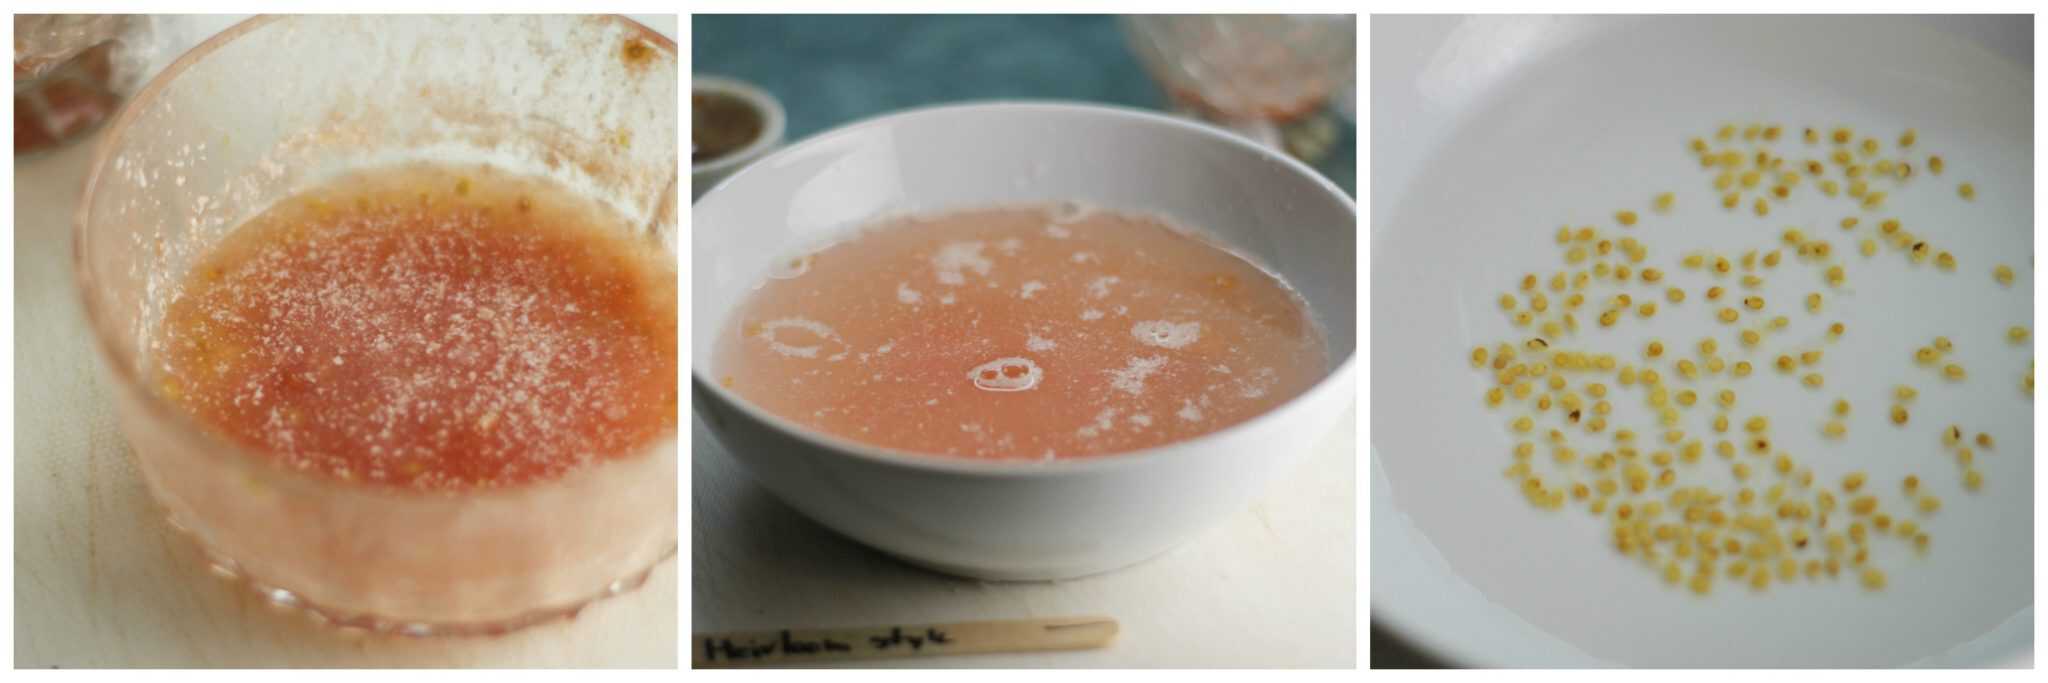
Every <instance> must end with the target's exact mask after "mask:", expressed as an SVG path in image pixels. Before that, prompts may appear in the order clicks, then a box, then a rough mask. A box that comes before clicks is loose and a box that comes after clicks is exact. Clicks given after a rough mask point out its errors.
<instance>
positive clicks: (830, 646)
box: [702, 626, 953, 663]
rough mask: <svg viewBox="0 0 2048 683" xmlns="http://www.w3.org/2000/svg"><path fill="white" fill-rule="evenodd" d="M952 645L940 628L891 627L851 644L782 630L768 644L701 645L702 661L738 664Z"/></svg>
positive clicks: (724, 641)
mask: <svg viewBox="0 0 2048 683" xmlns="http://www.w3.org/2000/svg"><path fill="white" fill-rule="evenodd" d="M952 642H953V638H952V636H950V635H947V633H946V632H945V631H944V630H942V629H939V628H937V627H926V628H925V629H923V631H922V632H921V633H919V632H914V631H913V632H912V633H905V632H904V630H903V627H901V626H892V627H889V631H888V632H887V633H879V634H876V635H871V636H868V637H866V638H862V639H858V640H854V641H852V642H848V641H845V640H839V639H835V638H832V637H830V636H819V637H815V638H799V637H795V636H793V635H792V634H791V633H790V631H789V630H788V629H783V630H782V631H779V632H777V634H776V637H775V638H774V639H772V640H767V641H761V640H756V639H743V640H742V641H740V642H734V641H733V639H732V638H729V637H708V638H704V639H703V643H702V644H703V647H704V659H703V661H705V662H735V663H736V662H745V661H749V660H760V659H772V658H775V657H776V656H778V655H779V656H783V657H801V656H805V655H823V654H834V653H846V654H855V655H856V656H857V653H855V652H854V649H855V648H862V649H865V650H867V651H870V652H874V653H883V652H889V651H891V650H900V649H903V648H909V649H910V650H912V651H923V650H924V649H925V648H926V647H927V646H929V647H932V648H934V649H940V648H943V647H944V646H946V645H949V644H951V643H952Z"/></svg>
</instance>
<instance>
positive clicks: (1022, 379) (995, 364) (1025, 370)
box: [967, 356, 1045, 391]
mask: <svg viewBox="0 0 2048 683" xmlns="http://www.w3.org/2000/svg"><path fill="white" fill-rule="evenodd" d="M967 379H969V380H971V381H973V382H974V386H975V387H977V388H980V389H984V390H987V391H1024V390H1026V389H1031V388H1034V387H1037V386H1038V382H1039V380H1042V379H1045V371H1044V370H1042V369H1039V367H1038V364H1037V363H1034V362H1031V359H1029V358H1019V357H1015V356H1012V357H1009V358H997V359H995V360H992V361H989V362H986V363H982V364H981V365H977V366H974V369H973V370H969V371H967Z"/></svg>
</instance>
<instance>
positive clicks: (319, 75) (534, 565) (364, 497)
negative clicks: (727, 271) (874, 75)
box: [76, 16, 680, 636]
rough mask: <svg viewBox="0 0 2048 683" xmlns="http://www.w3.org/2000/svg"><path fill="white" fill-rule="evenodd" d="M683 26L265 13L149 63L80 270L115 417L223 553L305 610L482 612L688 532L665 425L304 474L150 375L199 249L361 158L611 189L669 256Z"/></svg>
mask: <svg viewBox="0 0 2048 683" xmlns="http://www.w3.org/2000/svg"><path fill="white" fill-rule="evenodd" d="M677 69H678V64H677V59H676V54H675V44H674V43H673V42H672V41H670V40H669V39H667V38H665V37H663V36H661V35H659V34H656V33H654V32H653V31H651V30H648V29H647V28H645V27H643V26H640V25H639V24H636V23H634V22H632V21H629V20H626V19H623V18H618V17H596V16H289V17H259V18H255V19H251V20H249V21H246V22H243V23H241V24H238V25H236V26H234V27H233V28H231V29H229V30H227V31H225V32H223V33H222V34H220V35H218V36H215V37H214V38H212V39H210V40H208V41H206V42H204V43H202V44H200V45H199V46H198V47H197V48H194V49H193V50H192V51H191V52H190V53H188V54H186V55H185V56H183V57H181V58H179V59H178V60H177V61H176V62H175V63H173V64H172V65H171V66H170V67H169V68H168V69H166V70H165V71H164V72H163V73H162V74H160V75H158V76H157V77H156V78H155V79H154V80H153V81H151V82H150V83H149V84H148V85H147V86H145V87H144V88H143V90H142V91H141V92H140V93H139V94H137V95H136V97H135V98H134V100H133V101H132V102H131V103H130V104H129V105H128V106H127V108H126V109H124V110H123V111H122V112H121V113H120V115H119V116H118V118H116V119H115V120H114V121H113V122H112V124H111V125H110V127H109V129H108V131H107V133H106V136H105V138H104V139H103V140H102V141H101V142H100V143H99V149H98V150H97V153H96V157H95V159H94V163H93V170H92V172H91V174H90V176H89V178H88V180H87V184H86V191H85V195H84V199H83V201H82V202H81V204H80V207H79V210H78V211H79V213H78V217H77V233H76V241H77V242H76V255H77V264H76V266H77V275H78V284H79V288H80V290H81V293H82V295H83V297H84V303H85V307H86V309H87V317H88V320H90V324H91V326H92V328H93V333H94V337H95V339H96V341H97V346H98V349H99V352H100V353H101V354H102V357H103V358H104V360H105V361H106V366H107V370H108V372H109V374H110V375H111V378H112V382H111V383H112V385H113V386H114V394H115V408H116V412H117V415H118V417H119V420H120V426H121V430H122V432H123V434H124V435H125V436H126V437H127V439H128V441H129V443H130V444H131V445H132V446H133V450H134V454H135V457H136V461H137V464H138V466H139V469H140V470H141V472H142V473H143V476H144V478H145V479H146V480H147V482H148V484H149V488H150V490H151V492H152V493H153V494H154V496H155V497H156V499H157V500H158V502H160V503H161V504H162V505H163V506H164V508H165V509H166V511H167V513H168V516H169V518H170V521H171V524H172V525H173V526H175V527H177V528H179V529H181V530H183V531H185V532H188V533H189V534H190V535H191V536H192V537H193V538H194V539H196V540H197V541H198V543H199V544H200V545H201V546H202V547H203V548H204V549H205V552H206V555H207V556H208V558H209V560H210V562H211V564H212V566H213V568H214V569H215V570H216V571H217V572H219V573H221V574H223V575H226V576H231V577H238V578H241V579H244V580H246V581H247V582H248V584H249V585H251V586H253V587H254V588H255V589H256V590H258V591H259V592H260V593H261V594H262V595H263V596H264V597H265V598H266V599H267V600H269V601H270V602H271V603H273V604H275V605H278V606H280V607H285V608H291V609H298V610H301V611H303V612H304V613H305V614H306V615H307V616H308V617H310V618H312V619H313V620H315V621H318V622H322V623H328V624H332V625H335V626H339V627H342V628H348V629H364V630H369V631H374V632H392V633H400V634H405V635H413V636H429V635H466V634H494V633H502V632H505V631H508V630H511V629H515V628H519V627H522V626H526V625H530V624H533V623H537V622H540V621H544V620H547V619H551V618H556V617H562V616H570V615H574V614H575V613H576V612H577V611H579V610H580V609H582V608H583V606H585V605H587V604H589V603H590V602H592V601H594V600H597V599H599V598H603V597H606V596H609V595H614V594H617V593H620V592H624V591H627V590H630V589H632V588H634V587H637V586H638V585H640V583H641V582H642V581H644V580H645V578H646V576H647V573H648V572H649V571H650V570H651V569H652V568H653V567H654V566H655V565H656V564H658V563H659V562H661V561H663V560H664V559H666V558H667V557H669V556H671V555H673V554H674V553H675V548H676V523H675V519H676V483H675V482H676V452H677V448H676V439H675V436H674V433H673V432H670V433H669V435H667V436H665V437H663V438H662V439H661V440H660V441H659V443H657V444H655V445H654V446H653V447H651V448H649V449H648V452H645V453H635V454H631V455H629V456H628V457H625V458H620V459H614V460H608V461H605V462H604V463H603V464H600V465H596V466H592V467H589V468H587V469H584V470H580V471H578V472H575V473H573V474H571V475H569V476H566V477H564V478H561V479H556V480H551V481H547V482H543V483H539V484H531V485H526V486H521V487H516V488H510V489H502V490H492V491H488V492H475V493H461V494H435V493H415V492H408V491H397V490H391V489H378V488H370V487H365V486H360V485H349V484H346V483H342V482H338V481H334V480H331V479H328V478H325V477H322V476H319V475H315V474H310V473H303V472H299V471H295V470H292V469H289V468H287V467H284V466H282V465H279V464H277V462H276V460H274V459H272V458H269V457H266V456H264V455H262V454H257V453H250V452H246V451H245V450H244V449H242V448H241V447H238V446H236V445H233V444H231V443H230V442H228V441H226V440H224V439H222V438H220V437H218V436H216V435H215V434H214V433H212V432H211V431H209V430H207V429H205V428H203V427H201V426H200V425H199V424H198V423H197V422H195V421H194V420H193V419H192V418H191V417H190V416H189V415H187V414H186V413H184V412H183V411H181V410H179V409H176V408H174V407H173V406H171V405H170V404H168V403H167V402H166V401H165V400H163V399H162V398H161V397H160V396H159V395H158V394H156V393H155V392H154V391H152V390H151V389H150V388H149V387H151V386H153V384H152V378H154V377H156V376H158V374H157V373H158V367H159V365H158V364H159V363H160V360H159V359H158V355H157V353H156V351H157V350H158V349H159V348H160V344H161V342H160V340H157V339H154V338H153V334H154V331H155V327H156V324H157V323H158V322H159V321H160V320H161V318H162V316H163V313H164V310H165V307H166V303H167V302H169V301H171V300H172V299H174V298H175V297H177V296H179V294H180V291H179V289H180V281H181V280H182V278H183V276H184V274H185V272H186V269H187V268H188V267H190V265H191V264H192V263H193V262H194V261H195V258H196V257H198V256H201V255H203V254H204V253H205V252H206V250H207V248H208V247H209V246H211V245H212V244H214V243H215V242H217V241H218V240H219V239H220V238H221V237H222V236H223V235H224V234H226V233H227V232H229V231H231V230H232V229H233V228H234V227H235V226H237V225H239V224H240V223H241V222H242V221H244V220H245V219H247V218H249V217H250V216H253V215H255V214H256V213H258V212H261V211H262V210H264V209H265V208H266V207H268V206H269V205H271V204H272V203H274V202H276V201H278V200H279V199H281V198H284V197H286V196H289V195H290V194H292V193H294V192H296V191H298V190H301V189H304V188H306V187H308V186H311V185H315V184H318V183H319V182H320V181H322V180H324V179H327V178H330V177H333V176H335V175H338V174H342V173H346V172H348V171H350V170H355V169H361V168H365V167H374V166H383V165H389V164H397V163H404V162H408V161H420V160H427V161H442V162H452V163H486V164H490V165H493V166H496V167H499V168H502V169H505V170H508V171H512V172H515V173H520V174H526V175H537V176H542V177H545V178H548V179H550V180H552V181H555V182H557V183H560V184H561V185H562V186H564V187H565V188H567V189H568V190H569V191H571V192H575V193H578V194H580V195H583V196H586V197H588V198H591V199H594V200H597V201H599V202H602V203H604V204H608V205H610V206H611V207H612V208H614V209H616V210H617V211H618V212H619V213H620V214H621V215H623V216H626V217H628V219H629V223H628V224H626V225H621V226H620V229H621V230H624V231H629V232H630V233H631V236H632V237H633V238H635V239H644V240H649V241H651V242H653V243H655V244H658V245H660V246H661V247H662V248H665V249H667V250H668V251H669V252H670V253H671V254H673V253H674V249H675V244H676V234H677V220H676V205H677V201H678V198H677V196H676V172H677V168H678V162H679V156H678V155H679V154H680V152H679V150H680V145H679V144H678V140H677V137H676V130H677V125H676V102H677V94H678V93H677V90H676V88H677V86H678V82H679V78H678V71H677Z"/></svg>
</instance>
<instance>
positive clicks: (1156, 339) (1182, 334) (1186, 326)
mask: <svg viewBox="0 0 2048 683" xmlns="http://www.w3.org/2000/svg"><path fill="white" fill-rule="evenodd" d="M1131 336H1132V337H1136V338H1137V339H1138V343H1140V344H1144V345H1146V346H1157V347H1159V348H1162V349H1178V348H1181V347H1183V346H1187V345H1189V344H1192V343H1194V342H1195V340H1196V339H1199V338H1201V336H1202V324H1201V323H1199V322H1186V323H1174V322H1168V321H1165V320H1147V321H1144V322H1141V323H1138V324H1136V325H1132V326H1131ZM1225 372H1228V370H1226V371H1225Z"/></svg>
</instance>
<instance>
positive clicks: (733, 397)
mask: <svg viewBox="0 0 2048 683" xmlns="http://www.w3.org/2000/svg"><path fill="white" fill-rule="evenodd" d="M993 109H1011V110H1014V109H1040V110H1052V111H1059V112H1063V113H1081V114H1085V115H1099V116H1107V117H1111V118H1123V119H1132V120H1138V121H1143V122H1146V123H1149V124H1154V125H1165V126H1170V127H1174V128H1180V129H1182V130H1185V131H1188V132H1192V133H1195V134H1197V135H1200V136H1203V137H1207V138H1209V139H1211V140H1214V141H1217V142H1219V143H1221V144H1225V145H1230V146H1235V147H1238V148H1241V149H1245V150H1249V151H1251V152H1252V153H1254V154H1257V155H1260V156H1263V157H1265V158H1266V160H1267V161H1271V162H1273V163H1277V164H1281V165H1283V166H1286V167H1288V168H1289V169H1291V170H1293V171H1294V172H1295V173H1297V174H1300V175H1302V176H1304V177H1306V178H1308V179H1309V180H1310V182H1312V183H1314V184H1315V186H1316V187H1319V188H1321V189H1322V190H1323V191H1324V192H1325V193H1326V194H1327V195H1328V196H1330V197H1333V198H1335V199H1336V200H1337V202H1338V203H1339V204H1340V205H1342V206H1343V207H1344V208H1346V209H1348V210H1350V212H1351V218H1352V222H1351V225H1350V226H1348V227H1349V228H1350V229H1351V230H1352V231H1353V232H1354V233H1356V232H1357V231H1358V204H1357V202H1355V201H1352V199H1351V195H1349V194H1347V193H1345V192H1344V190H1343V189H1342V188H1339V187H1337V185H1336V183H1332V182H1330V179H1329V178H1325V177H1323V174H1321V173H1318V172H1316V170H1315V169H1314V168H1311V167H1309V166H1308V165H1307V164H1304V163H1302V162H1301V161H1300V160H1298V159H1295V158H1294V157H1291V156H1288V155H1286V154H1282V153H1280V152H1278V151H1276V150H1273V149H1269V148H1267V147H1264V146H1261V145H1259V144H1258V143H1255V142H1252V141H1251V140H1247V139H1245V138H1242V137H1239V136H1237V135H1236V134H1234V133H1231V132H1229V131H1226V130H1224V129H1221V128H1217V127H1214V126H1210V125H1208V124H1204V123H1200V122H1196V121H1192V120H1189V119H1184V118H1180V117H1177V116H1171V115H1168V114H1164V113H1159V112H1153V111H1147V110H1143V109H1134V108H1131V107H1122V106H1116V105H1106V104H1095V103H1082V102H1063V101H1057V100H987V101H976V102H967V103H947V104H936V105H926V106H920V107H913V108H910V109H904V110H901V111H895V112H890V113H888V114H883V115H880V116H874V117H870V118H865V119H861V120H858V121H854V122H851V123H847V124H843V125H840V126H837V127H834V128H831V129H828V130H826V131H824V132H821V133H817V134H815V135H812V136H810V137H807V138H804V139H803V140H801V141H798V142H797V143H796V144H792V145H788V146H785V147H783V148H782V149H779V150H776V151H775V152H773V153H771V154H769V155H767V156H765V157H762V158H761V159H758V160H757V161H763V162H766V161H769V160H771V159H775V158H778V157H782V156H784V155H789V154H797V153H801V152H803V151H804V150H806V149H807V148H810V147H812V146H815V145H818V144H821V143H823V142H825V141H828V140H833V139H838V138H841V137H844V136H847V135H851V134H853V133H856V132H859V131H862V130H865V129H867V128H871V127H875V126H880V125H884V124H888V123H893V122H895V121H898V120H901V119H906V118H915V117H919V116H931V115H937V114H960V113H966V112H972V111H976V110H993ZM763 166H765V164H764V165H754V164H749V165H748V166H747V167H746V168H743V169H741V170H740V171H739V172H738V173H734V174H732V175H730V176H727V177H726V178H725V179H724V180H722V181H720V182H719V183H718V184H717V185H715V186H713V187H712V188H711V190H710V191H708V192H705V193H704V196H705V197H706V198H709V197H710V196H711V195H713V194H716V193H717V192H719V191H720V190H722V189H724V188H725V186H726V185H729V184H732V183H735V182H738V181H740V180H741V179H743V178H746V177H748V175H749V174H750V173H751V172H752V171H753V169H755V168H761V167H763ZM697 201H699V202H701V201H703V200H702V199H699V200H697ZM692 229H693V230H694V227H693V228H692ZM692 253H693V254H694V250H693V252H692ZM692 258H693V260H694V258H695V256H694V255H693V256H692ZM1355 270H1356V268H1355V264H1354V271H1355ZM1354 277H1356V276H1355V275H1354ZM1354 303H1355V302H1354ZM1311 313H1313V311H1311ZM721 322H723V321H721ZM1356 338H1357V334H1356V333H1355V332H1354V333H1353V339H1356ZM1357 361H1358V344H1356V343H1353V344H1352V345H1351V349H1350V353H1348V354H1346V355H1345V356H1344V358H1343V360H1342V361H1341V362H1339V363H1337V364H1336V365H1335V366H1334V367H1332V368H1330V371H1329V372H1326V373H1324V374H1323V376H1322V377H1321V378H1319V379H1317V380H1316V382H1315V384H1312V385H1309V388H1308V389H1306V390H1303V391H1302V392H1301V393H1299V394H1296V395H1295V396H1294V397H1293V398H1289V399H1287V400H1286V401H1283V402H1281V403H1280V405H1277V406H1274V407H1273V408H1272V409H1270V410H1267V411H1266V412H1263V413H1259V414H1258V415H1254V416H1252V417H1251V418H1250V419H1247V420H1244V421H1242V422H1238V423H1236V424H1233V425H1230V426H1228V427H1224V428H1222V429H1219V430H1216V431H1213V432H1209V433H1207V434H1203V435H1201V436H1197V437H1194V438H1192V439H1185V440H1181V441H1173V442H1169V443H1165V444H1161V445H1158V446H1153V447H1150V448H1141V449H1138V450H1133V451H1119V452H1115V453H1106V454H1103V455H1092V456H1088V457H1085V458H1065V459H1055V460H1051V461H1044V460H1022V459H1001V460H979V459H972V458H960V457H953V456H946V455H939V454H932V453H919V452H916V451H908V450H903V449H897V448H887V447H883V446H876V445H873V444H867V443H861V442H859V441H854V440H852V439H847V438H844V437H839V436H834V435H831V434H825V433H822V432H819V431H817V430H813V429H809V428H806V427H803V426H801V425H798V424H796V423H794V422H791V421H789V420H787V419H784V418H783V417H782V416H780V415H776V414H774V413H770V412H768V411H766V410H763V409H761V408H760V407H758V406H755V405H754V404H753V403H752V402H750V401H748V400H746V399H745V398H743V397H741V396H740V395H739V394H736V393H733V392H732V391H730V390H727V389H726V388H725V387H722V386H719V385H718V383H717V382H714V381H711V378H710V377H707V376H705V374H704V371H705V368H703V367H701V366H699V365H698V364H697V363H695V362H692V363H691V364H690V384H691V386H692V388H693V389H694V390H696V391H700V392H707V393H710V394H714V395H716V396H717V397H719V398H720V399H723V400H724V401H725V402H726V403H727V404H730V405H732V406H734V407H736V408H737V409H738V410H740V411H741V412H744V413H746V414H747V415H748V416H749V417H751V418H753V419H755V420H759V421H761V422H763V423H766V424H767V425H769V426H770V427H773V428H774V429H776V430H777V431H780V432H782V433H784V434H786V435H789V436H790V437H791V438H794V439H797V440H799V441H803V442H806V443H809V444H810V445H813V446H818V447H820V448H822V449H824V450H827V451H832V452H835V453H838V454H841V455H848V456H852V457H856V458H860V459H862V460H868V461H871V462H874V463H876V464H880V465H889V466H895V467H902V468H906V469H913V470H922V471H928V472H941V473H949V474H963V475H984V476H1003V477H1029V478H1036V477H1057V476H1071V475H1079V474H1087V473H1094V472H1100V471H1105V470H1114V469H1124V468H1128V467H1138V466H1141V465H1147V464H1151V463H1153V462H1155V461H1157V460H1160V459H1164V458H1171V457H1174V454H1175V452H1177V451H1181V450H1184V449H1187V448H1190V447H1195V446H1199V445H1202V444H1205V443H1208V442H1212V441H1217V440H1221V439H1222V438H1223V437H1225V436H1227V435H1230V434H1234V433H1237V432H1241V431H1245V430H1249V429H1252V428H1253V427H1254V426H1255V425H1261V424H1264V423H1267V422H1271V421H1274V420H1278V419H1280V416H1281V414H1282V413H1293V412H1296V411H1298V410H1299V409H1301V407H1302V406H1303V405H1305V404H1307V403H1308V402H1309V401H1310V400H1316V399H1321V397H1323V396H1324V395H1326V394H1329V393H1332V392H1334V391H1336V387H1337V385H1339V384H1342V383H1343V381H1342V380H1341V379H1340V378H1355V376H1356V373H1357V369H1356V364H1357ZM1353 386H1356V385H1355V384H1353ZM1328 400H1335V399H1334V398H1332V399H1328ZM691 412H692V413H693V418H692V419H695V417H694V413H696V412H697V410H696V409H695V408H694V407H693V408H692V409H691Z"/></svg>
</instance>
